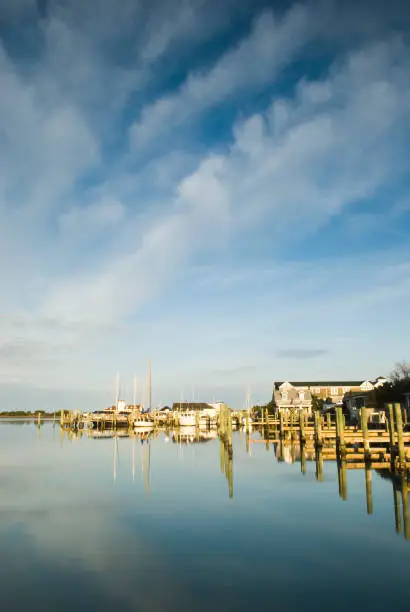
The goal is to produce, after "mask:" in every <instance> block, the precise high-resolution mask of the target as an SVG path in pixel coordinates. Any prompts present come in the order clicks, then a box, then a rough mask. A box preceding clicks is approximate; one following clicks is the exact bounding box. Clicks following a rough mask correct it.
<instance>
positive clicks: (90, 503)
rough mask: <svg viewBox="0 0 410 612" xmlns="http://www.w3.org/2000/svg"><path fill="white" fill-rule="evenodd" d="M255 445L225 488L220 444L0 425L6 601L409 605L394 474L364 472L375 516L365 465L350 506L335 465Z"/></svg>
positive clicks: (240, 445)
mask: <svg viewBox="0 0 410 612" xmlns="http://www.w3.org/2000/svg"><path fill="white" fill-rule="evenodd" d="M252 437H254V438H255V439H257V438H258V437H259V435H258V434H257V433H254V434H252ZM249 447H250V454H249V453H247V451H246V441H245V436H244V435H241V434H239V433H237V434H235V435H234V456H233V463H232V473H233V485H232V490H231V494H233V496H232V497H230V496H229V493H230V486H229V482H228V479H227V477H226V474H224V473H223V472H222V471H221V456H220V442H219V440H217V439H216V440H209V441H208V442H203V443H195V444H194V443H193V444H178V443H175V442H174V441H173V440H172V437H171V438H170V439H168V438H167V437H166V436H165V435H163V434H161V435H160V436H159V437H157V438H156V439H151V440H150V442H149V444H148V443H147V442H143V443H141V441H140V440H133V439H130V438H120V439H116V440H114V439H113V438H110V439H92V438H88V437H86V436H83V437H82V438H81V439H71V440H69V439H68V438H67V435H64V436H63V437H62V436H61V435H60V430H59V428H58V427H55V428H54V427H53V425H52V424H49V425H44V426H42V427H41V429H40V430H38V429H37V427H36V426H35V425H34V424H33V423H30V424H27V423H26V424H23V423H17V424H16V423H5V422H3V423H1V424H0V487H1V497H0V512H1V520H0V550H1V563H0V609H1V610H14V611H16V610H17V611H18V610H25V611H26V610H29V611H32V610H36V611H37V610H39V611H40V610H41V611H42V612H45V611H49V610H50V611H51V610H52V611H55V610H59V611H60V610H61V611H63V612H65V611H71V610H76V611H81V610H102V611H106V610H107V611H112V610H113V609H116V610H121V611H123V612H128V611H131V610H132V611H133V612H134V611H139V612H144V611H145V610H150V611H154V610H170V611H173V610H178V611H179V610H181V609H182V610H198V611H202V610H204V611H205V610H210V609H215V610H235V611H236V610H237V611H242V610H243V611H245V610H246V611H247V612H249V610H252V609H257V608H256V607H257V606H258V607H263V608H265V609H267V610H286V611H289V610H318V609H328V608H332V609H333V610H336V611H339V610H345V609H346V607H347V606H348V608H349V609H350V610H361V611H363V610H372V612H374V611H375V610H386V609H387V606H389V607H392V606H394V605H400V606H406V601H407V598H408V585H409V567H410V540H406V539H405V537H404V534H403V531H402V532H401V533H397V532H396V522H397V521H398V520H399V519H400V522H401V523H402V527H404V525H403V517H402V515H401V516H398V515H397V516H396V517H395V506H394V486H393V484H392V482H391V480H389V479H387V478H381V477H380V476H379V474H377V473H373V474H372V497H373V499H372V502H373V514H372V515H368V514H367V512H366V488H365V474H364V471H362V470H351V471H350V470H349V471H348V473H347V489H348V491H347V500H346V501H343V500H342V499H341V498H340V497H339V485H338V475H337V468H336V465H335V464H334V463H331V462H329V463H325V465H324V471H323V482H318V481H317V480H316V478H315V469H316V467H315V462H311V461H308V462H307V464H306V473H305V474H302V473H301V468H300V463H298V462H297V461H296V462H295V463H293V464H292V463H289V461H290V455H289V453H288V451H287V452H286V455H285V458H286V459H287V461H281V462H279V461H278V460H277V458H276V456H275V448H274V447H273V446H272V445H271V446H270V447H269V449H268V450H267V449H266V447H265V445H264V444H258V443H251V444H250V445H249ZM276 454H278V449H276ZM223 460H224V457H222V462H223ZM222 467H224V465H222ZM228 467H229V466H228ZM224 469H225V470H226V466H225V467H224ZM226 471H227V472H228V475H229V470H226ZM397 501H398V503H399V504H400V505H399V506H398V510H399V511H400V512H402V508H401V497H400V496H399V495H397Z"/></svg>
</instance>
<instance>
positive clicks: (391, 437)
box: [386, 404, 394, 468]
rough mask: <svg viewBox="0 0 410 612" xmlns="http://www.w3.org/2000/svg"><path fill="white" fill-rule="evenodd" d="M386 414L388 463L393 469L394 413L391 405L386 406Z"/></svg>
mask: <svg viewBox="0 0 410 612" xmlns="http://www.w3.org/2000/svg"><path fill="white" fill-rule="evenodd" d="M386 412H387V415H388V416H387V426H388V428H389V440H390V442H389V445H390V463H391V465H392V468H393V467H394V456H393V452H394V451H393V449H394V413H393V404H386Z"/></svg>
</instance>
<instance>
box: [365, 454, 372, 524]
mask: <svg viewBox="0 0 410 612" xmlns="http://www.w3.org/2000/svg"><path fill="white" fill-rule="evenodd" d="M365 477H366V509H367V514H373V496H372V470H371V467H370V466H368V465H366V467H365Z"/></svg>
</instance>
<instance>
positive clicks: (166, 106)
mask: <svg viewBox="0 0 410 612" xmlns="http://www.w3.org/2000/svg"><path fill="white" fill-rule="evenodd" d="M313 28H314V22H313V23H312V20H311V19H310V13H309V11H308V10H307V8H306V7H303V6H301V5H296V6H295V7H294V8H292V9H290V10H289V12H288V13H286V14H285V15H284V16H283V17H278V18H275V17H274V15H273V14H272V13H271V12H265V13H263V14H262V15H260V16H258V17H257V19H256V20H255V23H254V26H253V29H252V32H251V33H250V35H249V36H248V37H247V38H246V39H244V40H243V41H241V42H240V43H239V44H238V45H237V46H236V48H234V49H233V50H230V51H228V52H227V53H226V54H225V55H223V56H222V57H221V58H220V59H219V60H218V61H217V63H216V64H215V65H214V66H213V67H212V68H211V69H209V70H208V71H205V72H203V73H199V74H193V75H190V76H189V78H188V79H187V80H186V81H185V82H184V83H183V85H182V86H181V88H180V89H179V91H178V92H176V93H174V94H171V95H169V96H164V97H162V98H160V99H158V100H156V101H155V102H154V103H153V104H150V105H148V106H146V107H145V108H143V109H142V111H141V118H140V119H139V121H138V122H136V123H135V124H134V125H133V126H132V128H131V141H132V143H133V145H134V146H135V147H144V146H146V145H147V143H148V142H149V141H151V140H153V139H155V138H159V137H161V136H162V135H163V134H164V133H166V132H167V131H169V130H170V129H172V128H175V127H177V126H178V125H180V124H181V123H182V122H183V121H185V120H186V119H189V117H190V116H192V115H199V114H200V113H201V112H203V111H204V110H205V109H207V108H210V107H212V106H214V105H216V104H218V103H220V102H222V101H224V100H227V99H229V98H230V97H231V96H232V95H234V94H236V95H238V94H239V93H240V92H241V91H243V90H245V91H246V90H249V89H251V88H255V87H256V88H258V87H261V86H263V85H264V84H266V83H267V82H268V81H269V80H270V79H272V78H274V77H275V75H276V74H277V72H278V71H279V70H280V69H281V68H283V67H284V66H285V65H286V64H288V63H289V62H291V61H292V60H293V58H294V57H295V54H296V53H297V51H299V50H300V48H301V47H302V46H303V45H304V44H305V43H306V42H307V41H308V40H310V39H311V38H312V36H313V32H312V29H313Z"/></svg>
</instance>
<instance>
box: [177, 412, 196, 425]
mask: <svg viewBox="0 0 410 612" xmlns="http://www.w3.org/2000/svg"><path fill="white" fill-rule="evenodd" d="M178 423H179V426H180V427H195V425H196V418H195V415H191V414H189V415H188V414H187V415H185V414H180V415H179V418H178Z"/></svg>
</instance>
